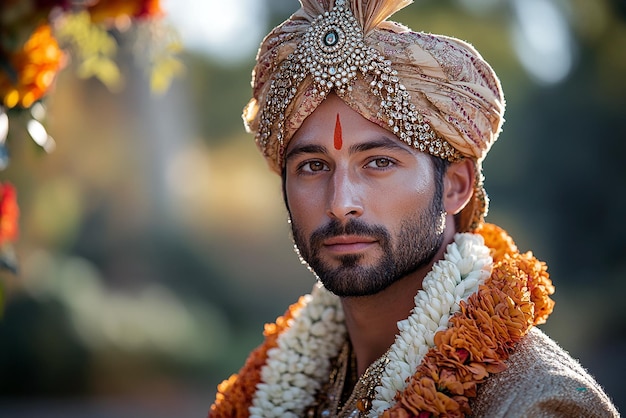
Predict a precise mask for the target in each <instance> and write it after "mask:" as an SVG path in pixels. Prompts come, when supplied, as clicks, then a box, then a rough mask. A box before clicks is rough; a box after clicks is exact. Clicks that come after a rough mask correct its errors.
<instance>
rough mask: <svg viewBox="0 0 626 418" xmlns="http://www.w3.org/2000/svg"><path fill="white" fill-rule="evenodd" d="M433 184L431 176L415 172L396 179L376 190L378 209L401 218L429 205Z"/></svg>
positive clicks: (432, 193) (433, 188)
mask: <svg viewBox="0 0 626 418" xmlns="http://www.w3.org/2000/svg"><path fill="white" fill-rule="evenodd" d="M434 192H435V186H434V184H433V179H432V178H430V177H429V178H427V177H425V176H423V175H422V176H415V173H413V175H410V176H405V177H404V178H401V179H397V181H394V182H393V184H391V185H387V186H386V187H385V188H384V192H380V190H378V192H377V193H378V199H375V200H374V199H370V201H377V202H379V203H378V204H377V206H379V207H378V209H377V210H378V211H379V212H382V213H386V214H388V215H390V216H391V217H392V218H395V219H403V218H406V217H407V216H409V215H412V214H414V213H416V212H421V211H423V210H424V209H425V208H427V207H429V206H430V204H431V202H432V199H433V197H434V194H435V193H434Z"/></svg>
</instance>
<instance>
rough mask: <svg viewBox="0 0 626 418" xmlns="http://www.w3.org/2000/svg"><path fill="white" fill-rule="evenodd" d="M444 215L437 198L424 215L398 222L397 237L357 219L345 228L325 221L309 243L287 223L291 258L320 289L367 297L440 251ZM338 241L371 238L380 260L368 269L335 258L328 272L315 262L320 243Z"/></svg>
mask: <svg viewBox="0 0 626 418" xmlns="http://www.w3.org/2000/svg"><path fill="white" fill-rule="evenodd" d="M444 224H445V211H444V209H443V202H442V198H441V195H440V193H435V196H434V198H433V200H432V203H431V205H430V206H429V207H428V208H427V209H426V210H424V211H421V212H418V213H414V214H413V215H412V216H410V217H408V218H407V219H404V220H403V221H402V222H401V224H400V228H399V231H400V232H399V233H398V234H397V236H395V237H392V236H391V233H390V232H389V231H388V230H387V228H385V227H384V226H382V225H368V224H366V223H365V222H363V221H362V220H360V219H358V218H351V219H350V220H349V221H348V222H346V223H345V224H341V223H340V222H338V221H337V220H334V219H333V220H331V222H330V223H328V224H327V225H325V226H323V227H321V228H319V229H317V230H315V231H314V232H313V233H312V234H311V236H310V237H309V239H308V240H307V239H306V238H305V237H304V234H303V233H302V231H301V230H300V229H299V228H298V225H296V224H295V223H294V222H292V223H291V228H292V233H293V239H294V242H295V247H296V252H297V253H298V255H299V256H300V259H301V260H302V261H303V262H305V263H306V264H308V266H309V268H310V269H311V270H312V271H313V272H314V273H315V275H316V276H317V278H318V279H319V280H320V281H321V282H322V284H323V285H324V287H326V289H328V290H329V291H330V292H332V293H334V294H335V295H337V296H340V297H352V296H369V295H374V294H376V293H378V292H381V291H383V290H385V289H386V288H388V287H389V286H391V285H392V284H393V283H395V282H397V281H398V280H400V279H402V278H403V277H406V276H407V275H409V274H411V273H413V272H415V271H417V270H418V269H420V268H421V267H423V266H425V265H428V264H429V263H430V262H431V261H432V260H433V258H434V257H435V254H436V253H437V252H438V251H439V248H441V245H442V244H443V239H444V234H443V230H444ZM339 235H364V236H367V237H371V238H374V239H375V240H377V241H378V244H379V245H380V247H381V250H382V256H381V257H380V258H379V260H378V261H376V262H375V263H374V264H373V265H369V266H367V265H363V264H361V263H360V261H361V260H362V259H363V257H364V256H363V255H362V254H348V255H342V256H339V257H337V259H338V261H339V266H337V267H333V266H331V265H329V264H328V263H326V262H324V260H322V259H321V258H320V251H319V250H320V249H321V248H322V247H323V242H324V241H325V240H326V239H329V238H332V237H336V236H339Z"/></svg>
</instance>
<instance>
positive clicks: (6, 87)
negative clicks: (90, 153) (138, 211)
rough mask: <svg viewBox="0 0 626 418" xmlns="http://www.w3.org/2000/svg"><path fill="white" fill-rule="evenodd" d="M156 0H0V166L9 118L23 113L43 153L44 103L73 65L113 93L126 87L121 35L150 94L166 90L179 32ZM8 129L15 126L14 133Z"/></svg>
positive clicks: (46, 138) (176, 70)
mask: <svg viewBox="0 0 626 418" xmlns="http://www.w3.org/2000/svg"><path fill="white" fill-rule="evenodd" d="M163 16H164V12H163V10H162V9H161V6H160V3H159V0H129V1H122V0H27V1H24V0H5V1H3V2H2V3H1V4H0V169H4V168H6V166H7V165H8V163H9V152H8V142H9V141H8V140H9V138H10V136H11V131H10V130H9V123H10V122H11V125H13V123H15V124H18V120H22V119H18V118H17V115H18V114H20V115H23V114H25V113H26V114H27V116H26V119H27V122H26V124H25V127H26V131H27V133H28V134H29V135H30V137H31V138H32V139H33V140H34V141H35V142H36V143H37V144H38V145H40V146H41V147H42V148H43V149H44V150H46V151H50V150H51V149H53V147H54V140H53V139H52V137H51V136H50V135H48V133H47V131H46V129H45V127H44V124H43V122H44V119H45V107H44V106H43V101H44V99H45V98H46V96H47V95H48V94H50V93H51V91H52V89H53V87H54V82H55V80H56V78H57V75H58V73H59V72H60V71H61V70H63V69H64V68H66V67H68V66H69V64H70V63H71V64H72V66H74V67H75V68H76V73H77V74H78V76H79V77H81V78H91V77H95V78H97V79H99V80H100V81H101V82H102V83H103V84H104V85H106V86H107V87H108V88H109V89H110V90H112V91H115V90H119V89H120V88H122V87H123V76H122V72H121V71H120V69H119V66H118V64H117V62H116V59H117V56H118V52H119V51H118V49H119V40H124V42H125V44H131V45H132V46H134V48H133V56H135V57H136V59H137V60H139V62H138V64H140V65H141V66H142V67H145V68H147V69H148V70H149V72H150V84H151V88H152V90H153V91H156V92H163V91H165V90H167V88H168V87H169V84H170V82H171V80H172V79H173V78H174V77H175V76H177V75H178V74H180V73H181V71H182V69H183V67H182V64H181V62H180V61H179V60H178V59H177V57H176V54H177V53H178V52H179V51H180V49H181V44H180V42H179V39H178V37H177V34H176V33H175V31H174V30H173V29H171V28H170V27H169V26H167V25H165V24H164V22H163V19H162V17H163ZM13 129H14V128H13V126H12V130H13Z"/></svg>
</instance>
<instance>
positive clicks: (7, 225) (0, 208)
mask: <svg viewBox="0 0 626 418" xmlns="http://www.w3.org/2000/svg"><path fill="white" fill-rule="evenodd" d="M19 216H20V209H19V207H18V205H17V193H16V192H15V188H14V187H13V185H11V184H9V183H4V184H2V183H0V246H1V245H3V244H4V243H6V242H13V241H15V240H16V239H17V235H18V231H19V229H18V219H19Z"/></svg>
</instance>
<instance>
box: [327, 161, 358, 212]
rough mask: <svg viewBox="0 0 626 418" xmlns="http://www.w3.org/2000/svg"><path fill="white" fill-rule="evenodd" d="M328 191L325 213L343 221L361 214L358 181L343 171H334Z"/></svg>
mask: <svg viewBox="0 0 626 418" xmlns="http://www.w3.org/2000/svg"><path fill="white" fill-rule="evenodd" d="M330 186H331V187H329V191H328V194H329V196H328V208H327V215H328V216H329V217H330V218H334V219H337V220H338V221H344V220H346V219H348V218H350V217H359V216H361V215H362V214H363V204H362V202H361V198H360V195H359V187H358V183H357V182H356V181H354V180H352V179H351V178H350V176H349V174H348V173H347V172H345V171H339V170H338V171H335V173H334V174H333V176H332V179H331V185H330Z"/></svg>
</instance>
